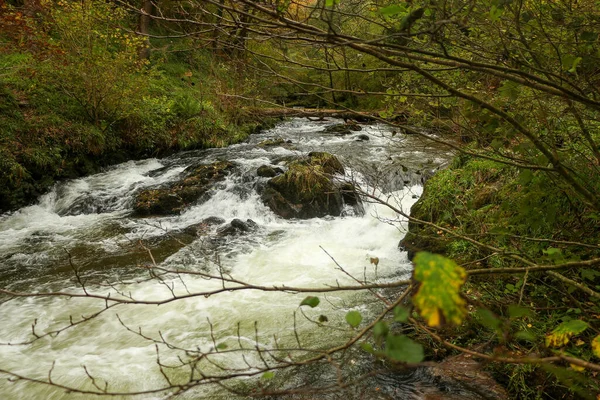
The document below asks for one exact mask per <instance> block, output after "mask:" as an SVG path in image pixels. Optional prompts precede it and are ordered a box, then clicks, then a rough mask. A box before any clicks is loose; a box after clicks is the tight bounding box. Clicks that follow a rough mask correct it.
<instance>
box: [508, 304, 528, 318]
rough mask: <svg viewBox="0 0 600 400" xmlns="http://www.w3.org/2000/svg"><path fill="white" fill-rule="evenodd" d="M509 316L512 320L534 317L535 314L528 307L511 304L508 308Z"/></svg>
mask: <svg viewBox="0 0 600 400" xmlns="http://www.w3.org/2000/svg"><path fill="white" fill-rule="evenodd" d="M508 316H509V317H510V318H521V317H532V316H533V313H532V312H531V310H530V309H529V308H527V307H522V306H519V305H517V304H510V305H509V306H508Z"/></svg>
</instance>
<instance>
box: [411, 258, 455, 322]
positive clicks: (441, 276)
mask: <svg viewBox="0 0 600 400" xmlns="http://www.w3.org/2000/svg"><path fill="white" fill-rule="evenodd" d="M413 261H414V263H415V269H414V273H413V277H414V279H415V281H417V282H419V286H418V289H417V292H416V293H415V295H414V296H413V304H414V305H415V307H416V308H417V311H418V312H419V314H420V315H421V316H422V317H423V318H425V320H426V321H427V324H428V325H429V326H433V327H435V326H440V325H441V324H443V323H445V322H447V323H450V324H455V325H459V324H460V323H461V322H462V321H463V319H464V318H465V316H466V315H467V309H466V307H465V306H466V302H465V300H464V299H463V298H462V297H461V295H460V288H461V287H462V285H463V283H465V280H466V278H467V273H466V272H465V270H464V268H462V267H459V266H458V265H457V264H456V263H455V262H454V261H452V260H450V259H448V258H446V257H442V256H440V255H437V254H431V253H427V252H420V253H417V255H416V256H415V258H414V260H413Z"/></svg>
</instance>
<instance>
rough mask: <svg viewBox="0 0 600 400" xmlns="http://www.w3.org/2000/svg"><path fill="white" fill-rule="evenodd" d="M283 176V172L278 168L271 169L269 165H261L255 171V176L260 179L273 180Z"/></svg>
mask: <svg viewBox="0 0 600 400" xmlns="http://www.w3.org/2000/svg"><path fill="white" fill-rule="evenodd" d="M281 174H283V170H282V169H281V168H279V167H272V166H270V165H261V166H260V167H258V169H257V170H256V175H258V176H260V177H262V178H273V177H275V176H277V175H281Z"/></svg>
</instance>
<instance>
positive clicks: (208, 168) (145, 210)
mask: <svg viewBox="0 0 600 400" xmlns="http://www.w3.org/2000/svg"><path fill="white" fill-rule="evenodd" d="M233 167H234V164H233V163H231V162H229V161H218V162H215V163H212V164H207V165H206V164H201V165H195V166H191V167H188V168H187V169H186V170H185V171H184V175H185V178H184V179H182V180H181V181H178V182H176V183H174V184H172V185H170V186H168V187H162V188H155V189H145V190H142V191H141V192H139V193H138V194H137V196H136V199H135V203H134V207H133V209H134V213H135V215H137V216H147V215H172V214H178V213H180V212H181V211H182V210H183V209H184V208H186V207H188V206H189V205H191V204H192V203H195V202H197V201H198V200H200V198H201V196H202V195H204V194H205V193H206V192H208V190H209V189H210V188H211V187H212V186H213V185H214V184H215V183H216V182H219V181H221V180H223V179H225V177H226V176H227V175H228V174H229V172H230V171H231V169H233Z"/></svg>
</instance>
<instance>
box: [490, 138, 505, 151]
mask: <svg viewBox="0 0 600 400" xmlns="http://www.w3.org/2000/svg"><path fill="white" fill-rule="evenodd" d="M503 146H504V141H503V140H502V139H494V140H492V143H490V147H491V148H492V149H494V150H499V149H500V148H501V147H503Z"/></svg>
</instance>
